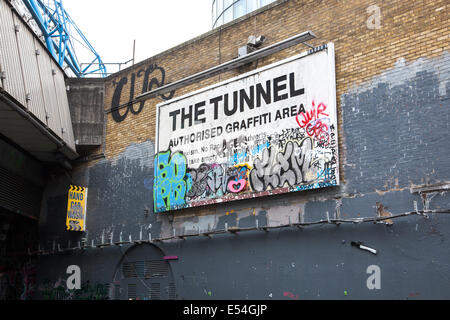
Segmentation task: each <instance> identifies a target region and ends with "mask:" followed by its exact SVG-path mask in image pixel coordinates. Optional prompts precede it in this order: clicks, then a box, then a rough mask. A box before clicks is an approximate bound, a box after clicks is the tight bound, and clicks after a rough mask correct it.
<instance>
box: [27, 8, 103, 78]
mask: <svg viewBox="0 0 450 320" xmlns="http://www.w3.org/2000/svg"><path fill="white" fill-rule="evenodd" d="M23 3H24V4H25V6H26V7H27V9H28V11H29V12H30V13H31V16H32V17H33V19H34V20H35V22H36V24H37V25H38V26H39V28H40V29H41V31H42V34H43V36H44V39H45V44H46V46H47V48H48V50H49V51H50V53H51V54H52V56H53V57H54V58H55V60H56V61H58V63H59V65H60V66H61V67H63V66H64V64H65V65H67V66H68V67H69V68H70V69H71V70H72V71H73V73H74V74H75V75H76V76H77V77H85V76H87V75H89V74H94V73H100V74H101V75H102V76H103V77H105V76H106V75H107V71H106V67H105V64H104V63H103V61H102V60H101V58H100V56H99V54H98V53H97V52H96V51H95V49H94V48H93V47H92V45H91V44H90V43H89V41H88V40H87V39H86V37H85V36H84V35H83V33H82V32H81V30H80V29H79V28H78V27H77V25H76V24H75V22H74V21H73V20H72V18H71V17H70V16H69V14H68V13H67V12H66V10H65V9H64V7H63V4H62V0H53V6H50V5H45V4H44V3H43V2H42V0H23ZM72 32H75V33H76V35H77V36H78V37H79V38H81V40H77V41H80V42H81V44H82V45H83V46H84V47H85V48H87V49H88V50H89V51H90V52H91V53H92V55H93V56H94V58H93V59H92V61H91V62H90V63H88V64H87V66H86V67H85V68H81V65H80V63H79V61H78V59H77V56H76V52H75V48H74V45H73V41H74V40H75V35H74V34H72Z"/></svg>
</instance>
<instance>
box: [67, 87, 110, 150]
mask: <svg viewBox="0 0 450 320" xmlns="http://www.w3.org/2000/svg"><path fill="white" fill-rule="evenodd" d="M66 84H67V86H68V87H69V90H68V92H67V97H68V100H69V108H70V116H71V119H72V126H73V134H74V137H75V144H76V146H77V148H78V149H81V150H83V147H94V146H100V145H102V144H103V124H104V112H103V100H104V95H105V82H104V79H102V78H100V79H97V78H92V79H90V78H70V79H68V80H67V81H66ZM80 147H81V148H80Z"/></svg>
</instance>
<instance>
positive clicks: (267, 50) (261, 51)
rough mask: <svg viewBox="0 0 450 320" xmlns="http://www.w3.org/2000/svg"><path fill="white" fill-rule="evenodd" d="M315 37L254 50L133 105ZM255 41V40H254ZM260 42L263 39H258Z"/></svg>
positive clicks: (296, 38)
mask: <svg viewBox="0 0 450 320" xmlns="http://www.w3.org/2000/svg"><path fill="white" fill-rule="evenodd" d="M315 37H316V36H315V35H314V33H313V32H312V31H306V32H303V33H300V34H297V35H295V36H293V37H290V38H288V39H285V40H282V41H280V42H277V43H274V44H272V45H270V46H268V47H265V48H262V49H259V50H256V51H254V52H251V53H249V54H246V55H243V56H241V57H238V58H236V59H233V60H230V61H227V62H225V63H223V64H220V65H218V66H215V67H212V68H210V69H207V70H204V71H201V72H199V73H196V74H193V75H191V76H188V77H186V78H183V79H181V80H178V81H175V82H172V83H168V84H166V85H164V86H161V87H159V88H156V89H154V90H151V91H147V92H144V93H142V94H140V95H138V96H137V97H136V98H135V99H134V101H133V103H136V102H139V101H144V100H147V99H150V98H154V97H156V96H158V95H162V94H164V93H167V92H169V91H173V90H176V89H179V88H182V87H184V86H187V85H189V84H192V83H195V82H198V81H201V80H204V79H207V78H210V77H213V76H216V75H218V74H220V73H223V72H226V71H229V70H231V69H235V68H238V67H240V66H243V65H245V64H247V63H250V62H252V61H255V60H257V59H260V58H263V57H266V56H268V55H271V54H273V53H276V52H278V51H281V50H283V49H286V48H289V47H292V46H294V45H297V44H299V43H303V44H305V45H307V46H308V47H311V46H310V45H308V44H306V43H305V42H306V41H309V40H311V39H314V38H315ZM258 38H259V37H258ZM255 40H257V39H255ZM259 40H260V41H261V40H263V39H259ZM255 43H256V42H255Z"/></svg>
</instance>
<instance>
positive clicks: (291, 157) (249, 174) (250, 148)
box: [153, 126, 337, 212]
mask: <svg viewBox="0 0 450 320" xmlns="http://www.w3.org/2000/svg"><path fill="white" fill-rule="evenodd" d="M299 130H302V129H299ZM329 131H330V133H331V134H330V137H332V139H330V141H332V142H333V143H332V144H333V146H334V137H335V133H334V126H331V127H330V128H329ZM283 135H284V136H285V137H287V136H289V137H301V138H300V139H298V140H295V139H291V140H289V141H287V142H285V143H281V142H280V141H279V140H278V139H280V135H276V136H267V137H266V139H267V142H264V143H262V144H261V142H260V141H259V140H258V141H257V142H255V144H254V145H251V144H249V143H248V141H246V140H242V141H241V143H235V145H234V146H235V148H233V150H234V152H235V154H242V155H243V156H242V158H248V155H249V154H250V155H252V156H253V157H252V165H251V164H249V163H240V164H234V163H235V162H234V161H233V160H236V158H234V157H230V158H229V159H230V161H229V162H226V163H215V162H213V163H201V164H200V165H198V167H197V168H193V167H190V166H188V165H187V163H188V162H187V158H186V156H185V155H184V154H183V153H182V152H179V151H177V152H175V153H172V152H171V151H170V150H168V151H165V152H161V153H158V154H157V155H156V157H155V179H154V183H153V195H154V210H155V212H163V211H167V210H173V209H179V208H186V207H192V206H196V205H199V203H204V201H205V200H212V199H216V198H222V199H223V200H224V201H230V200H231V199H233V197H234V198H235V199H239V198H240V197H242V196H243V195H246V194H251V193H257V194H256V196H257V195H258V193H261V192H267V191H269V192H272V191H274V190H276V189H279V188H288V189H289V190H290V191H300V190H308V189H313V188H320V187H326V186H333V185H336V184H337V182H336V157H337V155H336V150H335V149H329V148H324V147H323V146H322V145H321V142H320V141H318V140H315V139H314V138H313V137H309V136H306V135H305V133H303V134H299V133H298V130H291V131H286V132H284V133H283ZM305 136H306V137H305ZM268 141H272V143H269V142H268ZM225 145H229V144H228V143H227V142H224V146H225ZM261 145H263V146H265V147H264V148H262V147H259V146H261ZM255 146H257V147H255ZM225 149H226V148H225V147H224V148H223V149H220V150H221V151H223V150H225ZM255 150H256V151H255ZM236 197H237V198H236Z"/></svg>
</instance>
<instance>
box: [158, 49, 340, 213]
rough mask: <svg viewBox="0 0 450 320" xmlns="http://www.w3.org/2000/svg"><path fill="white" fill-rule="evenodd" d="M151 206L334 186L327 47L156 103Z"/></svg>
mask: <svg viewBox="0 0 450 320" xmlns="http://www.w3.org/2000/svg"><path fill="white" fill-rule="evenodd" d="M155 145H156V152H155V155H156V156H155V177H154V186H153V187H154V188H153V197H154V209H155V212H164V211H168V210H174V209H181V208H187V207H194V206H200V205H206V204H212V203H218V202H225V201H232V200H238V199H245V198H253V197H259V196H266V195H270V194H278V193H285V192H292V191H301V190H307V189H316V188H323V187H328V186H336V185H338V184H339V173H338V168H339V165H338V140H337V118H336V80H335V64H334V45H333V44H332V43H329V44H328V45H327V46H326V48H325V49H323V50H321V51H318V52H315V53H309V54H308V53H304V54H300V55H297V56H294V57H291V58H288V59H286V60H283V61H280V62H277V63H275V64H272V65H268V66H265V67H263V68H260V69H257V70H254V71H252V72H249V73H246V74H243V75H240V76H238V77H236V78H233V79H229V80H226V81H224V82H221V83H218V84H215V85H212V86H210V87H207V88H203V89H201V90H198V91H196V92H193V93H190V94H187V95H184V96H182V97H178V98H175V99H172V100H170V101H167V102H163V103H161V104H158V106H157V127H156V144H155Z"/></svg>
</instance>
